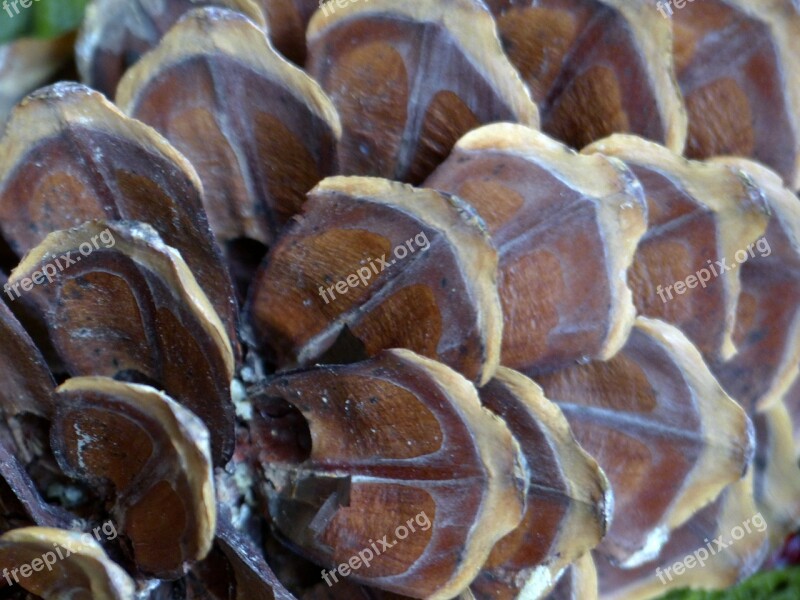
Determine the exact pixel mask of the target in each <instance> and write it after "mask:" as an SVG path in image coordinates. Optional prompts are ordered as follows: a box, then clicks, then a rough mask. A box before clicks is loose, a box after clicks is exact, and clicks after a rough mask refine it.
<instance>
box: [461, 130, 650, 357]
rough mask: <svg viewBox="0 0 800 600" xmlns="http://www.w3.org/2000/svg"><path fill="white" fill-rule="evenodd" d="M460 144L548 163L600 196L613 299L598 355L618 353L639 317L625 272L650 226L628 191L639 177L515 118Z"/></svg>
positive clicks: (565, 180)
mask: <svg viewBox="0 0 800 600" xmlns="http://www.w3.org/2000/svg"><path fill="white" fill-rule="evenodd" d="M456 149H457V150H461V151H464V152H480V151H498V152H504V153H507V154H511V155H514V156H518V157H520V158H522V159H524V160H527V161H530V162H532V163H534V164H537V165H539V166H541V167H542V168H544V169H546V170H547V171H548V172H550V173H551V174H552V175H553V176H554V177H556V178H558V179H559V180H560V181H562V182H563V183H564V184H565V185H566V186H568V187H570V188H572V189H574V190H576V191H577V192H579V193H581V194H583V195H585V196H589V197H592V198H595V199H596V201H597V202H596V204H597V207H598V221H599V225H600V227H601V230H602V232H603V239H604V241H605V242H606V263H607V275H608V279H609V282H610V283H611V298H612V300H613V302H612V306H611V310H610V318H609V329H608V333H607V335H606V339H605V342H604V344H603V347H602V348H601V350H600V354H599V356H598V358H599V359H600V360H608V359H609V358H611V357H612V356H614V355H615V354H616V353H617V352H618V351H619V350H620V349H621V348H622V346H623V345H624V344H625V342H626V341H627V339H628V335H629V334H630V331H631V328H632V327H633V323H634V320H635V318H636V308H635V306H634V303H633V293H632V292H631V289H630V287H629V286H628V277H627V273H628V269H629V268H630V266H631V265H632V264H633V258H634V256H635V254H636V247H637V245H638V243H639V240H640V239H641V238H642V236H643V235H644V234H645V232H646V231H647V218H646V215H645V212H646V210H645V206H644V204H641V203H639V202H637V201H636V198H634V197H633V196H632V195H631V193H630V192H632V191H634V188H633V186H636V191H641V186H639V183H638V181H635V180H634V181H633V182H630V181H627V180H626V175H625V174H623V173H622V170H623V169H624V168H625V167H623V166H622V165H620V164H619V163H618V161H615V160H614V159H610V158H608V157H605V156H601V155H586V154H578V153H576V152H575V151H574V150H572V149H570V148H568V147H567V146H565V145H564V144H562V143H560V142H558V141H556V140H554V139H552V138H550V137H548V136H547V135H545V134H544V133H542V132H540V131H537V130H535V129H531V128H529V127H526V126H524V125H517V124H514V123H497V124H492V125H486V126H484V127H480V128H478V129H475V130H473V131H471V132H469V133H467V134H466V135H465V136H464V137H462V138H461V139H460V140H459V141H458V143H457V144H456ZM587 159H588V160H587ZM641 193H642V197H643V192H641Z"/></svg>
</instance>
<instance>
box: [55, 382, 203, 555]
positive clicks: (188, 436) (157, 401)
mask: <svg viewBox="0 0 800 600" xmlns="http://www.w3.org/2000/svg"><path fill="white" fill-rule="evenodd" d="M70 392H72V393H97V392H99V393H102V394H107V395H109V396H111V397H113V398H114V399H115V400H117V401H120V400H121V401H124V402H125V403H127V404H128V405H130V406H131V407H133V408H134V409H135V410H136V411H140V412H142V413H144V414H146V415H147V416H149V417H150V418H152V419H153V420H155V421H157V422H158V423H160V424H161V425H162V426H163V427H164V429H165V431H166V433H167V437H168V438H169V440H170V442H171V443H172V447H173V449H174V450H175V453H176V454H177V456H178V457H179V458H180V461H181V465H180V466H181V468H182V470H183V475H184V476H185V477H186V479H187V482H188V483H189V489H190V490H191V492H192V497H191V498H183V500H184V502H188V504H189V505H190V506H191V507H193V508H194V515H193V516H194V517H195V519H196V520H197V525H198V528H197V531H195V532H193V534H196V535H197V539H198V556H195V557H187V558H188V559H189V560H191V559H194V560H201V559H203V558H205V556H206V555H207V554H208V553H209V552H210V551H211V547H212V546H213V544H214V533H215V531H216V526H217V504H216V497H215V495H214V482H213V472H212V466H211V446H210V441H209V440H210V437H209V433H208V429H207V428H206V426H205V425H204V424H203V422H202V421H200V419H199V417H197V416H195V415H194V413H192V412H191V411H189V410H188V409H186V408H184V407H183V406H181V405H180V404H178V403H177V402H176V401H175V400H173V399H172V398H170V397H169V396H167V395H166V394H165V393H163V392H160V391H158V390H156V389H154V388H151V387H149V386H146V385H139V384H131V383H125V382H121V381H116V380H114V379H110V378H108V377H75V378H73V379H68V380H67V381H66V382H64V383H63V384H61V385H60V386H59V387H58V388H57V389H56V393H70Z"/></svg>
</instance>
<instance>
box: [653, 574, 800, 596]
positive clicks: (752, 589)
mask: <svg viewBox="0 0 800 600" xmlns="http://www.w3.org/2000/svg"><path fill="white" fill-rule="evenodd" d="M798 598H800V568H793V569H784V570H780V571H769V572H766V573H758V574H757V575H754V576H753V577H751V578H750V579H748V580H747V581H745V582H744V583H742V584H740V585H738V586H736V587H734V588H731V589H730V590H726V591H724V592H700V591H689V590H677V591H674V592H670V593H669V594H667V595H666V596H664V597H663V598H662V600H797V599H798Z"/></svg>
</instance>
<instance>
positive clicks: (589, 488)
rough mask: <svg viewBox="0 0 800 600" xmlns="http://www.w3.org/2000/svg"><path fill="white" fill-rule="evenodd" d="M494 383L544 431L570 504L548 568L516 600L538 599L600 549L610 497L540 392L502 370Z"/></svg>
mask: <svg viewBox="0 0 800 600" xmlns="http://www.w3.org/2000/svg"><path fill="white" fill-rule="evenodd" d="M495 380H496V381H497V382H498V383H499V384H500V385H502V386H503V387H504V388H505V389H506V390H507V391H508V392H509V393H511V394H512V395H514V396H515V397H516V398H518V399H519V400H520V401H521V402H522V403H523V404H524V405H525V408H526V410H527V412H528V414H529V415H531V417H532V418H533V419H534V420H536V421H537V422H538V423H539V424H540V425H541V426H542V427H543V428H544V429H545V430H546V431H547V438H548V442H549V444H550V446H551V448H552V449H553V451H554V452H555V454H556V455H557V456H558V466H559V469H560V470H561V472H562V478H563V480H564V482H565V483H566V484H567V486H568V496H569V498H570V500H572V501H573V502H571V503H570V507H569V513H568V516H567V517H566V518H565V519H564V520H562V522H561V527H560V533H559V536H558V539H557V540H556V541H555V544H554V545H553V548H551V560H550V562H549V563H546V564H544V565H542V567H543V568H542V569H540V570H537V571H536V572H533V573H531V574H530V575H529V577H528V581H527V582H526V583H525V586H524V587H523V589H522V591H521V594H520V598H534V597H536V598H538V597H541V596H542V595H544V594H545V593H547V592H548V591H550V590H551V589H552V588H553V586H555V584H556V583H557V582H558V580H559V577H560V576H561V574H562V573H564V571H565V569H567V568H568V567H569V566H570V564H571V563H573V562H574V561H575V560H577V559H578V558H579V557H581V556H586V555H587V554H588V552H589V551H590V550H591V549H592V548H594V547H595V546H597V544H599V543H600V541H601V540H602V538H603V536H604V535H605V534H606V532H607V530H608V526H609V524H610V523H611V516H612V514H613V511H614V497H613V492H612V490H611V486H610V484H609V482H608V478H607V477H606V475H605V473H604V472H603V470H602V469H601V468H600V466H599V465H598V464H597V462H596V461H595V460H594V458H592V457H591V456H590V455H589V454H588V453H587V452H586V451H585V450H584V449H583V448H582V447H581V446H580V444H578V442H577V440H576V439H575V437H574V436H573V434H572V429H571V428H570V426H569V422H568V421H567V419H566V417H565V416H564V413H562V412H561V409H560V408H559V407H558V405H557V404H555V403H554V402H551V401H550V400H548V399H547V398H546V397H545V395H544V392H543V391H542V388H541V387H539V386H538V385H537V384H536V383H534V382H533V381H532V380H531V379H529V378H528V377H526V376H525V375H523V374H522V373H519V372H517V371H514V370H512V369H508V368H506V367H500V369H498V371H497V375H496V376H495ZM598 499H599V500H598Z"/></svg>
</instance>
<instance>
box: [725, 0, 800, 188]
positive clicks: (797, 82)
mask: <svg viewBox="0 0 800 600" xmlns="http://www.w3.org/2000/svg"><path fill="white" fill-rule="evenodd" d="M725 2H726V3H727V4H730V5H732V6H735V7H736V8H737V9H738V10H740V11H742V12H744V13H745V14H747V15H748V16H749V17H750V18H752V19H755V20H758V21H762V22H766V23H767V24H768V25H769V28H770V31H771V32H772V36H773V40H774V41H775V49H776V50H777V53H778V56H779V58H780V62H781V65H780V66H781V72H780V75H781V79H782V81H781V89H782V90H783V91H784V93H785V94H786V96H787V98H786V101H787V104H788V109H789V110H788V114H789V119H790V121H791V127H792V132H793V134H794V135H793V137H794V143H795V148H794V153H795V162H794V171H795V176H794V180H793V181H789V182H788V185H789V186H791V188H792V189H793V190H795V191H797V190H800V12H799V11H798V9H797V8H796V6H794V4H793V2H792V1H791V0H725Z"/></svg>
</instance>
